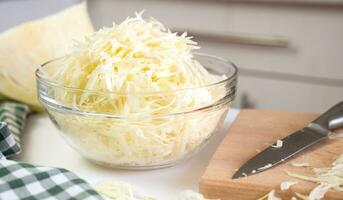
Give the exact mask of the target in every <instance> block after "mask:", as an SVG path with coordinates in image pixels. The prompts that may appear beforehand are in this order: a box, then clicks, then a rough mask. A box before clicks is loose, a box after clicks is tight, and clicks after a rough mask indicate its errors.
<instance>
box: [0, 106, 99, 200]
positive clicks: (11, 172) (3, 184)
mask: <svg viewBox="0 0 343 200" xmlns="http://www.w3.org/2000/svg"><path fill="white" fill-rule="evenodd" d="M28 112H29V109H28V108H27V106H25V105H23V104H20V103H12V102H5V103H4V102H0V120H2V121H1V122H0V200H17V199H20V200H36V199H37V200H38V199H39V200H41V199H44V200H45V199H46V200H48V199H49V200H55V199H58V200H79V199H80V200H100V199H102V197H101V196H100V195H99V194H98V193H97V192H96V191H95V190H94V189H93V188H92V187H91V186H90V185H89V184H88V183H87V182H86V181H84V180H83V179H81V178H79V177H78V176H77V175H75V174H74V173H72V172H70V171H68V170H66V169H61V168H53V167H41V166H34V165H31V164H27V163H20V162H16V161H11V160H7V158H8V157H10V156H12V155H15V154H17V153H18V152H19V151H20V146H19V143H18V142H19V135H20V133H21V132H22V129H23V125H24V122H25V119H26V116H27V113H28Z"/></svg>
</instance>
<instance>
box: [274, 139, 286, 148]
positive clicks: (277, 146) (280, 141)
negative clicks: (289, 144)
mask: <svg viewBox="0 0 343 200" xmlns="http://www.w3.org/2000/svg"><path fill="white" fill-rule="evenodd" d="M282 145H283V141H282V140H277V141H276V144H275V145H272V147H274V148H281V147H282Z"/></svg>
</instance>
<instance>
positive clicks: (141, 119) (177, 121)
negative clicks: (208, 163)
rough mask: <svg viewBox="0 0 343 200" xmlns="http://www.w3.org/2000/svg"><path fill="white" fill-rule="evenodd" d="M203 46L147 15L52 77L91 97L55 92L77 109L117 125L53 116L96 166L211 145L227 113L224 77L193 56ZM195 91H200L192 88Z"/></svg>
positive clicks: (157, 158)
mask: <svg viewBox="0 0 343 200" xmlns="http://www.w3.org/2000/svg"><path fill="white" fill-rule="evenodd" d="M198 48H199V46H197V44H196V43H195V42H194V41H192V40H191V37H188V36H187V34H186V33H183V34H182V35H178V34H177V33H172V32H171V31H170V30H168V29H166V28H165V27H164V26H163V25H162V24H161V23H160V22H158V21H156V20H155V19H153V18H150V19H148V20H146V19H143V18H142V15H141V14H136V17H134V18H127V19H126V20H125V21H124V22H122V23H121V24H113V26H112V27H108V28H103V29H101V30H100V31H98V32H96V33H95V34H94V35H92V36H90V37H87V38H86V39H85V40H84V41H79V42H78V43H77V45H76V46H75V49H74V51H73V53H72V54H71V55H69V56H68V57H66V58H65V59H64V62H63V64H62V65H61V66H58V68H56V70H53V71H48V72H47V73H48V74H49V76H50V77H49V78H50V79H51V80H52V81H54V82H57V83H58V84H60V85H63V86H67V87H72V88H80V89H84V90H70V91H65V90H59V89H54V91H52V92H53V93H54V95H55V98H56V100H57V101H59V102H61V103H62V104H64V105H67V106H69V107H72V108H73V109H75V110H79V111H87V112H92V113H102V114H104V113H105V114H110V115H111V116H117V117H118V118H107V119H105V118H95V117H87V116H74V115H65V114H62V113H59V112H55V111H50V114H51V115H52V116H53V117H54V118H56V121H57V122H58V123H59V126H60V127H63V128H62V129H64V130H65V131H66V132H67V134H68V135H69V136H70V138H71V139H72V140H73V141H74V142H76V143H77V144H78V146H81V147H80V148H79V149H80V150H81V151H83V153H84V155H85V156H87V157H89V158H91V159H94V160H100V161H101V160H106V161H109V162H114V163H117V164H129V163H131V164H133V165H145V164H156V163H161V162H164V161H171V160H175V159H178V158H181V157H182V156H184V155H185V154H187V153H189V152H190V151H191V150H194V149H195V148H196V147H197V146H199V145H200V144H202V143H204V142H205V141H206V140H207V139H208V138H209V136H210V135H211V133H212V132H213V131H214V130H215V129H216V127H217V124H218V122H219V121H220V120H222V119H223V116H224V115H225V113H226V111H227V107H226V106H217V107H215V108H213V109H208V110H204V111H196V112H191V113H188V114H182V115H180V114H179V113H184V112H189V111H194V110H197V109H200V108H204V107H206V106H210V105H213V104H214V103H216V102H218V101H219V100H221V99H223V98H224V96H225V88H224V87H225V86H221V87H219V86H218V87H217V86H215V85H213V86H211V87H206V88H204V87H199V86H204V85H209V84H212V83H215V82H218V81H220V80H223V79H224V78H225V77H218V76H214V75H212V74H210V73H209V72H208V71H207V70H206V69H205V68H204V67H203V66H202V65H201V64H200V63H199V62H197V61H196V60H195V59H194V57H193V50H195V49H198ZM185 88H193V89H185Z"/></svg>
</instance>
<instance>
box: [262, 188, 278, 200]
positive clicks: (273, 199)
mask: <svg viewBox="0 0 343 200" xmlns="http://www.w3.org/2000/svg"><path fill="white" fill-rule="evenodd" d="M257 200H282V199H281V198H279V197H277V196H276V195H275V190H272V191H270V192H269V193H268V194H266V195H265V196H263V197H261V198H259V199H257Z"/></svg>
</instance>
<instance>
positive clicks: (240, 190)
mask: <svg viewBox="0 0 343 200" xmlns="http://www.w3.org/2000/svg"><path fill="white" fill-rule="evenodd" d="M317 116H318V115H317V114H304V113H287V112H272V111H262V110H242V111H241V112H240V113H239V115H238V117H237V119H236V120H235V122H234V123H233V124H232V126H231V128H230V129H229V132H228V134H227V135H226V137H225V138H224V140H223V141H222V143H221V144H220V146H219V148H218V150H217V151H216V153H215V154H214V156H213V158H212V160H211V161H210V164H209V166H208V167H207V168H206V171H205V173H204V175H203V176H202V178H201V181H200V191H201V193H203V194H204V195H205V196H206V197H208V198H220V199H222V200H256V199H258V198H260V197H262V196H264V195H265V194H267V193H268V192H270V191H271V190H273V189H275V190H276V194H277V195H278V196H279V197H282V198H283V200H288V199H291V197H292V196H294V192H299V193H302V194H308V193H309V192H310V191H311V189H313V188H314V187H315V186H316V184H314V183H310V182H306V181H299V183H298V184H297V185H294V186H292V187H291V189H290V190H287V191H281V190H280V183H281V182H283V181H290V180H296V179H295V178H292V177H289V176H288V175H287V174H286V173H285V171H290V172H295V173H301V174H307V175H312V174H313V173H312V171H311V168H298V167H294V166H292V165H291V164H290V163H291V162H296V163H303V162H308V163H309V164H310V165H311V166H315V167H325V166H330V165H331V163H332V161H333V160H334V159H335V158H337V156H338V155H339V154H340V153H343V139H328V140H326V141H324V142H323V143H321V144H318V145H316V146H314V147H313V148H311V149H309V150H307V151H305V152H303V153H300V154H299V155H297V156H295V157H294V158H292V159H290V160H288V161H287V162H285V163H283V164H281V165H279V166H277V167H274V168H272V169H269V170H267V171H265V172H262V173H259V174H255V175H253V176H249V177H245V178H241V179H235V180H233V179H231V177H232V175H233V174H234V173H235V170H237V169H238V168H239V167H240V166H241V165H243V164H244V163H245V162H246V161H247V160H248V159H250V158H251V157H252V156H254V155H255V154H257V153H258V152H259V151H260V150H263V149H265V148H266V147H268V146H269V145H270V144H272V143H273V142H274V141H276V140H277V139H281V138H283V137H284V136H287V135H289V134H290V133H293V132H294V131H296V130H298V129H301V128H303V127H304V126H305V125H306V124H307V123H309V122H310V121H312V120H314V119H315V118H316V117H317ZM325 199H330V200H338V199H341V200H342V199H343V192H336V191H330V192H328V193H327V194H326V196H325Z"/></svg>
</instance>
